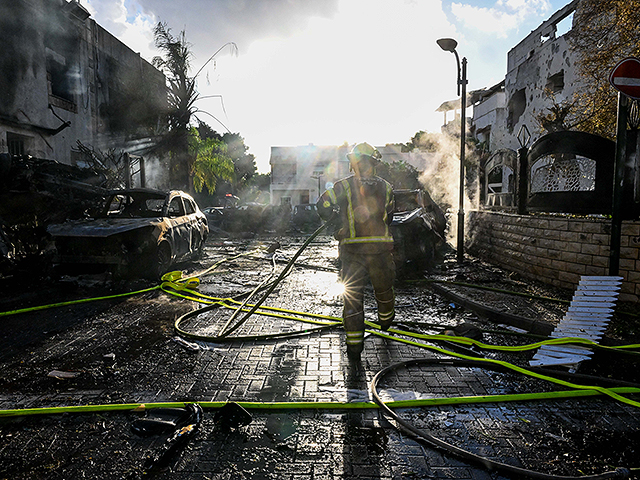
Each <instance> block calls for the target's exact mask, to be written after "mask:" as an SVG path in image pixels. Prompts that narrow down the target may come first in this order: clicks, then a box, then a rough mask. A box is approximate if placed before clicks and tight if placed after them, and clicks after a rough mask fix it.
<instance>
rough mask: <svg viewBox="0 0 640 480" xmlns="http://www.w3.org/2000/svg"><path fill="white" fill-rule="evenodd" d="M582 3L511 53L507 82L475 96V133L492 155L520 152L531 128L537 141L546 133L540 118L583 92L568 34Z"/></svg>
mask: <svg viewBox="0 0 640 480" xmlns="http://www.w3.org/2000/svg"><path fill="white" fill-rule="evenodd" d="M578 4H579V0H573V1H572V2H570V3H568V4H567V5H566V6H565V7H563V8H562V9H560V10H558V11H557V12H556V13H554V14H553V15H552V16H551V17H550V18H549V19H548V20H546V21H545V22H543V23H542V24H541V25H540V26H539V27H538V28H536V29H535V30H533V31H532V32H531V33H530V34H529V35H527V36H526V37H525V38H524V39H523V40H522V41H521V42H520V43H518V45H516V46H515V47H513V48H512V49H511V50H510V51H509V52H508V54H507V73H506V76H505V79H504V81H503V82H500V83H499V84H497V85H495V86H493V87H491V88H488V89H485V90H479V91H475V92H474V96H473V98H471V105H472V107H473V121H472V125H471V133H472V134H473V135H474V136H475V138H477V139H478V140H479V141H480V142H485V145H486V148H487V149H488V150H489V151H490V152H494V151H497V150H501V149H513V150H516V149H518V148H519V147H520V143H519V141H518V134H519V133H520V132H521V130H523V131H524V129H525V128H526V130H527V131H528V132H529V134H530V135H531V138H530V143H532V142H535V141H536V140H537V139H538V138H539V137H541V136H542V135H543V134H544V132H543V131H542V130H541V128H540V127H539V122H538V120H537V118H536V117H537V116H538V115H541V114H545V113H548V112H547V109H548V108H549V107H551V106H552V105H553V102H554V101H555V102H556V103H558V104H560V103H562V102H563V101H565V100H570V99H571V98H572V97H573V94H574V93H575V92H576V91H577V89H579V88H581V85H580V82H579V78H578V76H577V72H576V69H575V64H576V60H575V54H574V52H572V50H571V49H570V48H569V45H568V41H567V36H566V33H567V32H568V31H570V30H571V28H572V27H573V13H574V12H575V10H576V8H577V7H578Z"/></svg>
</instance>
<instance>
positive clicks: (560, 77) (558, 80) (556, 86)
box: [545, 70, 564, 93]
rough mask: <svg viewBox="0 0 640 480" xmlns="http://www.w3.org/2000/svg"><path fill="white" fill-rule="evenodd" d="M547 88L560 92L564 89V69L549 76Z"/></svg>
mask: <svg viewBox="0 0 640 480" xmlns="http://www.w3.org/2000/svg"><path fill="white" fill-rule="evenodd" d="M545 88H546V89H547V90H550V91H552V92H553V93H559V92H561V91H562V90H564V70H560V72H559V73H556V74H555V75H551V76H550V77H549V78H547V84H546V85H545Z"/></svg>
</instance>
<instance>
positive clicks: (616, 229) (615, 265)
mask: <svg viewBox="0 0 640 480" xmlns="http://www.w3.org/2000/svg"><path fill="white" fill-rule="evenodd" d="M628 105H629V99H628V98H627V96H626V95H625V94H623V93H622V92H618V120H617V128H616V130H617V131H616V158H615V171H614V180H613V199H612V205H611V237H610V240H609V244H610V246H609V275H611V276H616V275H618V271H619V270H620V238H621V236H622V214H621V212H620V210H621V209H622V194H623V191H622V182H623V180H624V162H625V157H626V151H627V117H628Z"/></svg>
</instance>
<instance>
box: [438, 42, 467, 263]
mask: <svg viewBox="0 0 640 480" xmlns="http://www.w3.org/2000/svg"><path fill="white" fill-rule="evenodd" d="M436 43H437V44H438V46H439V47H440V48H441V49H443V50H444V51H446V52H451V53H453V54H454V55H455V56H456V63H457V65H458V95H460V203H459V205H458V245H457V252H456V253H457V255H456V257H457V260H458V263H462V261H463V260H464V147H465V135H466V132H465V130H466V123H467V119H466V110H467V59H466V57H463V58H462V66H461V65H460V57H459V56H458V52H457V51H456V47H457V46H458V42H456V41H455V40H454V39H453V38H441V39H439V40H436Z"/></svg>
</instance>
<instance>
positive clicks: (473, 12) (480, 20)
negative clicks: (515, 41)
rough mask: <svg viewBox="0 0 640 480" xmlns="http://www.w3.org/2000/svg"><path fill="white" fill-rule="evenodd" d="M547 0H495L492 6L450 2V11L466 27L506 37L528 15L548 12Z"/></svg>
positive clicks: (549, 5) (549, 8) (527, 17)
mask: <svg viewBox="0 0 640 480" xmlns="http://www.w3.org/2000/svg"><path fill="white" fill-rule="evenodd" d="M550 10H551V4H550V3H549V1H548V0H497V1H496V3H495V5H494V6H493V7H490V8H487V7H476V6H472V5H469V4H465V3H452V4H451V13H452V14H453V15H454V16H455V17H456V18H457V19H458V20H459V21H460V22H462V23H463V24H464V25H465V27H466V28H470V29H476V30H479V31H481V32H484V33H490V34H494V35H496V36H497V37H498V38H506V37H507V36H508V35H509V34H510V33H513V32H515V31H517V30H518V29H519V28H520V26H521V25H522V24H523V23H525V22H526V21H527V20H528V19H529V18H530V17H532V16H535V17H539V16H541V15H545V14H547V13H549V12H550Z"/></svg>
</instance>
